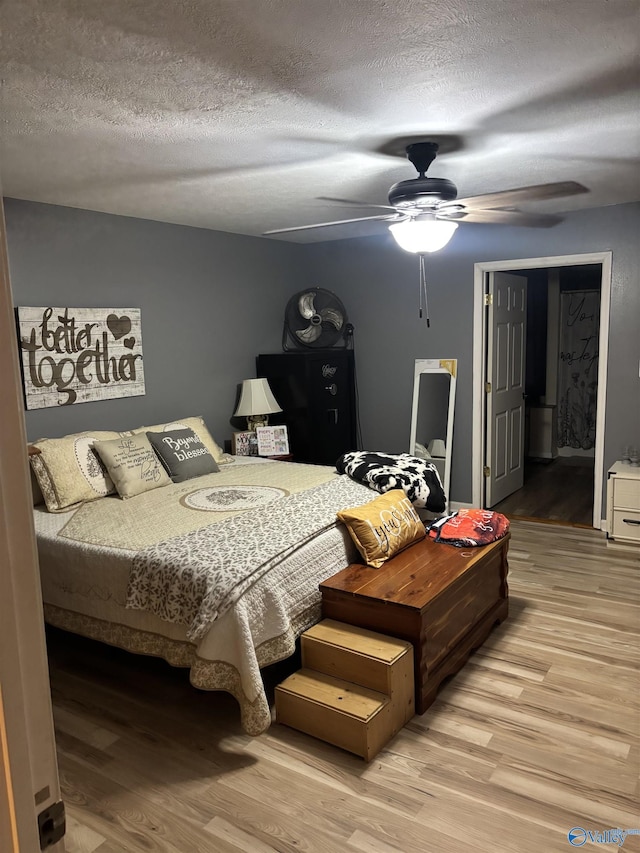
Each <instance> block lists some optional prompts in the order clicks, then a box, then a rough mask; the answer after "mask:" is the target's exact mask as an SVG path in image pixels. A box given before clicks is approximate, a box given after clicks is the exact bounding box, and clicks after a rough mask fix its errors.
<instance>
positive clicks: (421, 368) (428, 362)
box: [409, 358, 458, 512]
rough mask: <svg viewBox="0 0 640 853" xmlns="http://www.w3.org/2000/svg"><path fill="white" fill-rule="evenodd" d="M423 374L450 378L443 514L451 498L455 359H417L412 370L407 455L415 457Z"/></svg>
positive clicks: (447, 509)
mask: <svg viewBox="0 0 640 853" xmlns="http://www.w3.org/2000/svg"><path fill="white" fill-rule="evenodd" d="M424 374H445V375H448V376H449V377H450V382H449V406H448V409H447V436H446V439H445V445H446V448H447V455H446V456H445V459H444V481H443V483H442V485H443V488H444V493H445V497H446V501H447V503H446V506H445V512H449V511H450V510H449V504H450V502H451V496H450V494H449V490H450V487H451V453H452V450H453V413H454V409H455V400H456V379H457V375H458V359H457V358H417V359H416V360H415V365H414V369H413V403H412V406H411V435H410V437H409V453H410V454H411V455H412V456H415V452H414V451H415V447H416V431H417V428H418V403H419V397H420V377H421V376H423V375H424Z"/></svg>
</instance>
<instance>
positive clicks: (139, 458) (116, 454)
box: [93, 435, 171, 498]
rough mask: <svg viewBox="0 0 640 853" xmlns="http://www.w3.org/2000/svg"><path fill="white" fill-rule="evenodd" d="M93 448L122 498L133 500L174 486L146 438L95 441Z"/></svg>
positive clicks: (133, 437)
mask: <svg viewBox="0 0 640 853" xmlns="http://www.w3.org/2000/svg"><path fill="white" fill-rule="evenodd" d="M93 446H94V449H95V451H96V453H97V454H98V455H99V456H100V458H101V459H102V461H103V462H104V464H105V465H106V468H107V471H108V472H109V476H110V477H111V479H112V480H113V482H114V484H115V487H116V489H117V490H118V494H119V495H120V497H121V498H132V497H134V496H135V495H141V494H142V493H143V492H148V491H150V490H151V489H157V488H158V487H159V486H168V485H170V484H171V480H170V479H169V477H168V475H167V473H166V471H165V470H164V468H163V467H162V465H161V464H160V460H159V459H158V457H157V456H156V454H155V452H154V450H153V447H151V444H150V442H149V439H148V438H147V436H146V435H127V436H121V437H120V438H116V439H114V440H113V441H96V442H95V444H94V445H93Z"/></svg>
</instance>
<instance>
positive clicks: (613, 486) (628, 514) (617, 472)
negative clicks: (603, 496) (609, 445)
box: [607, 462, 640, 545]
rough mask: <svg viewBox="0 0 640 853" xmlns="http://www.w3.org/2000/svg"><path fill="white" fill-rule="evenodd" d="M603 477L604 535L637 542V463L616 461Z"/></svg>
mask: <svg viewBox="0 0 640 853" xmlns="http://www.w3.org/2000/svg"><path fill="white" fill-rule="evenodd" d="M607 477H608V479H607V528H608V533H607V538H608V539H611V540H613V541H615V542H626V543H634V544H636V545H640V466H635V465H630V464H629V463H628V462H627V463H624V462H616V463H615V464H614V465H612V466H611V468H609V472H608V474H607Z"/></svg>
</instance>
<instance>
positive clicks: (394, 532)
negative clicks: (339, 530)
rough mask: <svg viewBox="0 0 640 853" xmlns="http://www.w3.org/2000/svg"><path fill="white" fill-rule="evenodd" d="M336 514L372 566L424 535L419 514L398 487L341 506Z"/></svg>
mask: <svg viewBox="0 0 640 853" xmlns="http://www.w3.org/2000/svg"><path fill="white" fill-rule="evenodd" d="M337 515H338V519H339V520H340V521H341V522H342V523H343V524H345V525H346V527H347V530H348V531H349V534H350V536H351V538H352V539H353V541H354V542H355V545H356V548H357V549H358V551H359V552H360V554H361V555H362V559H363V560H364V561H365V563H366V564H367V565H368V566H372V567H373V568H374V569H379V568H380V566H382V565H383V564H384V563H385V562H386V561H387V560H389V559H390V558H391V557H393V556H394V555H395V554H398V553H399V552H400V551H402V550H403V549H404V548H407V547H408V546H409V545H413V543H414V542H419V541H420V540H421V539H424V537H425V536H426V533H425V529H424V524H423V523H422V521H420V516H419V515H418V513H417V512H416V509H415V507H414V506H413V504H412V503H411V501H410V500H409V498H408V497H407V496H406V495H405V493H404V492H403V491H402V490H401V489H392V490H391V491H389V492H385V494H383V495H379V496H378V497H377V498H374V500H372V501H370V502H369V503H368V504H364V505H363V506H358V507H354V508H353V509H343V510H341V511H340V512H339V513H338V514H337Z"/></svg>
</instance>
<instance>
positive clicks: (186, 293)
mask: <svg viewBox="0 0 640 853" xmlns="http://www.w3.org/2000/svg"><path fill="white" fill-rule="evenodd" d="M5 213H6V221H7V243H8V249H9V264H10V273H11V285H12V290H13V299H14V304H15V305H25V306H28V305H31V306H46V305H53V306H69V307H74V308H77V307H103V308H104V307H107V308H140V309H141V318H142V344H143V353H144V371H145V384H146V394H145V396H143V397H125V398H120V399H112V400H106V401H98V402H91V403H82V404H77V405H73V406H68V407H61V408H57V409H56V408H48V409H39V410H35V411H32V412H27V413H26V424H27V434H28V437H29V438H30V439H31V440H34V439H36V438H39V437H45V436H46V437H56V436H61V435H64V434H66V433H70V432H77V431H80V430H83V429H96V428H98V427H102V428H104V429H129V428H132V427H136V426H141V425H143V424H149V425H150V424H154V423H159V422H164V421H169V420H174V419H176V418H179V417H187V416H189V415H196V414H201V415H203V417H204V419H205V421H206V422H207V425H208V426H209V429H210V431H211V433H212V434H213V436H214V437H215V438H216V440H217V441H218V442H219V443H221V444H222V443H223V442H224V440H225V439H228V438H229V437H230V436H231V432H232V427H231V425H230V424H229V419H230V417H231V416H232V413H233V408H234V404H235V401H236V388H237V384H238V383H239V382H241V381H242V379H245V378H249V377H253V376H255V356H256V355H257V354H258V353H259V352H279V351H280V349H281V334H282V318H283V314H284V308H285V305H286V302H287V300H288V298H289V297H290V296H291V295H292V294H293V293H294V292H295V291H296V290H297V289H298V285H299V282H300V281H303V280H304V276H303V275H302V271H303V269H304V267H303V265H302V259H303V250H302V249H301V247H299V246H292V245H290V244H283V243H277V242H275V241H273V240H265V239H260V238H253V237H242V236H239V235H234V234H225V233H221V232H216V231H207V230H204V229H198V228H186V227H182V226H178V225H167V224H163V223H159V222H150V221H147V220H141V219H132V218H128V217H120V216H110V215H107V214H102V213H92V212H89V211H84V210H75V209H72V208H65V207H56V206H53V205H43V204H33V203H30V202H23V201H16V200H13V199H5Z"/></svg>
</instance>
